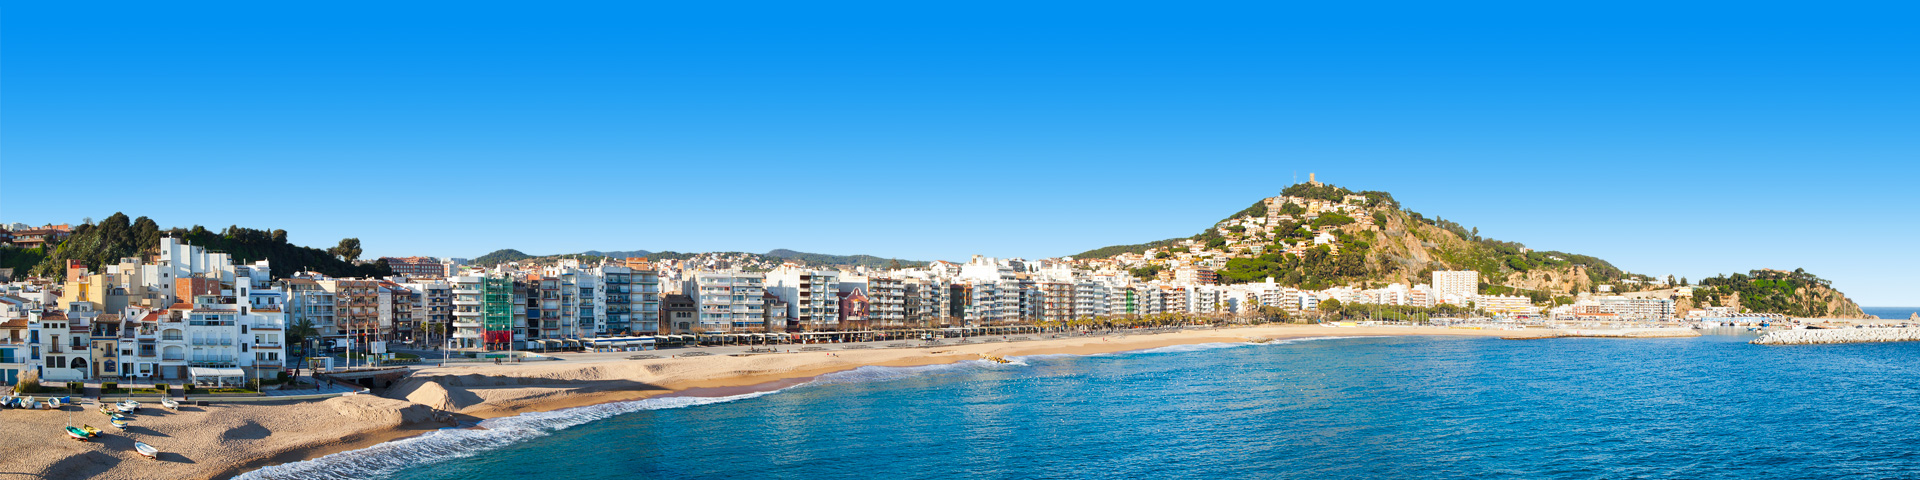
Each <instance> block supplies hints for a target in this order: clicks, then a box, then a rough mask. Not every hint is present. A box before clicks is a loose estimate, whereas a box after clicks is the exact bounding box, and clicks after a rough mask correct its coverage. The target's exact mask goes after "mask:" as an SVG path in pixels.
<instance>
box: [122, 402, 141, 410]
mask: <svg viewBox="0 0 1920 480" xmlns="http://www.w3.org/2000/svg"><path fill="white" fill-rule="evenodd" d="M119 406H120V411H122V412H127V413H133V412H138V411H140V402H136V401H133V400H121V401H120V405H119Z"/></svg>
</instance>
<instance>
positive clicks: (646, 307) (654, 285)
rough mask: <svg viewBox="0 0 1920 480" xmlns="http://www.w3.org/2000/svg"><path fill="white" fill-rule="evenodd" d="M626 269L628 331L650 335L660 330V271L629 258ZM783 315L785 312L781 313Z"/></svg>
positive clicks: (639, 259)
mask: <svg viewBox="0 0 1920 480" xmlns="http://www.w3.org/2000/svg"><path fill="white" fill-rule="evenodd" d="M626 267H627V268H628V269H631V270H632V272H633V282H632V285H633V295H632V297H630V302H631V305H632V306H633V317H632V318H633V319H632V320H631V321H630V322H631V323H629V326H628V329H629V331H630V332H631V333H634V334H640V335H650V334H655V333H659V332H660V331H661V329H660V294H661V293H662V292H661V291H660V271H659V270H657V269H656V268H655V267H654V266H653V264H651V263H648V262H647V259H645V258H629V259H627V260H626ZM782 313H785V312H782Z"/></svg>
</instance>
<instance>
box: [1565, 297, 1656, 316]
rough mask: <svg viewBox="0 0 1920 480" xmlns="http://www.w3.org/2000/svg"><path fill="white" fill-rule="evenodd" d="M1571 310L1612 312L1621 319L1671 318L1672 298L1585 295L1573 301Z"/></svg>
mask: <svg viewBox="0 0 1920 480" xmlns="http://www.w3.org/2000/svg"><path fill="white" fill-rule="evenodd" d="M1573 312H1574V314H1575V315H1599V314H1613V315H1618V318H1620V319H1622V320H1664V319H1669V318H1673V300H1668V299H1665V298H1628V297H1623V296H1618V295H1609V296H1601V297H1587V298H1582V299H1580V300H1578V301H1575V302H1574V304H1573Z"/></svg>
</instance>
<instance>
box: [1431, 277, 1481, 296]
mask: <svg viewBox="0 0 1920 480" xmlns="http://www.w3.org/2000/svg"><path fill="white" fill-rule="evenodd" d="M1433 293H1434V296H1435V298H1439V299H1447V298H1457V299H1459V300H1458V301H1466V300H1468V299H1472V298H1473V296H1474V295H1478V294H1479V293H1480V272H1476V271H1472V270H1440V271H1435V272H1433Z"/></svg>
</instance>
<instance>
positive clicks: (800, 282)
mask: <svg viewBox="0 0 1920 480" xmlns="http://www.w3.org/2000/svg"><path fill="white" fill-rule="evenodd" d="M765 286H766V291H767V292H769V293H772V294H773V296H775V297H780V300H781V301H784V302H786V303H787V321H788V322H791V323H792V324H793V325H795V326H798V327H799V328H800V329H802V330H806V331H827V330H838V329H839V328H840V296H839V291H840V272H836V271H832V270H809V269H806V268H802V267H800V266H798V265H791V264H789V265H781V266H780V267H779V268H775V269H773V271H770V272H767V274H766V284H765Z"/></svg>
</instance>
